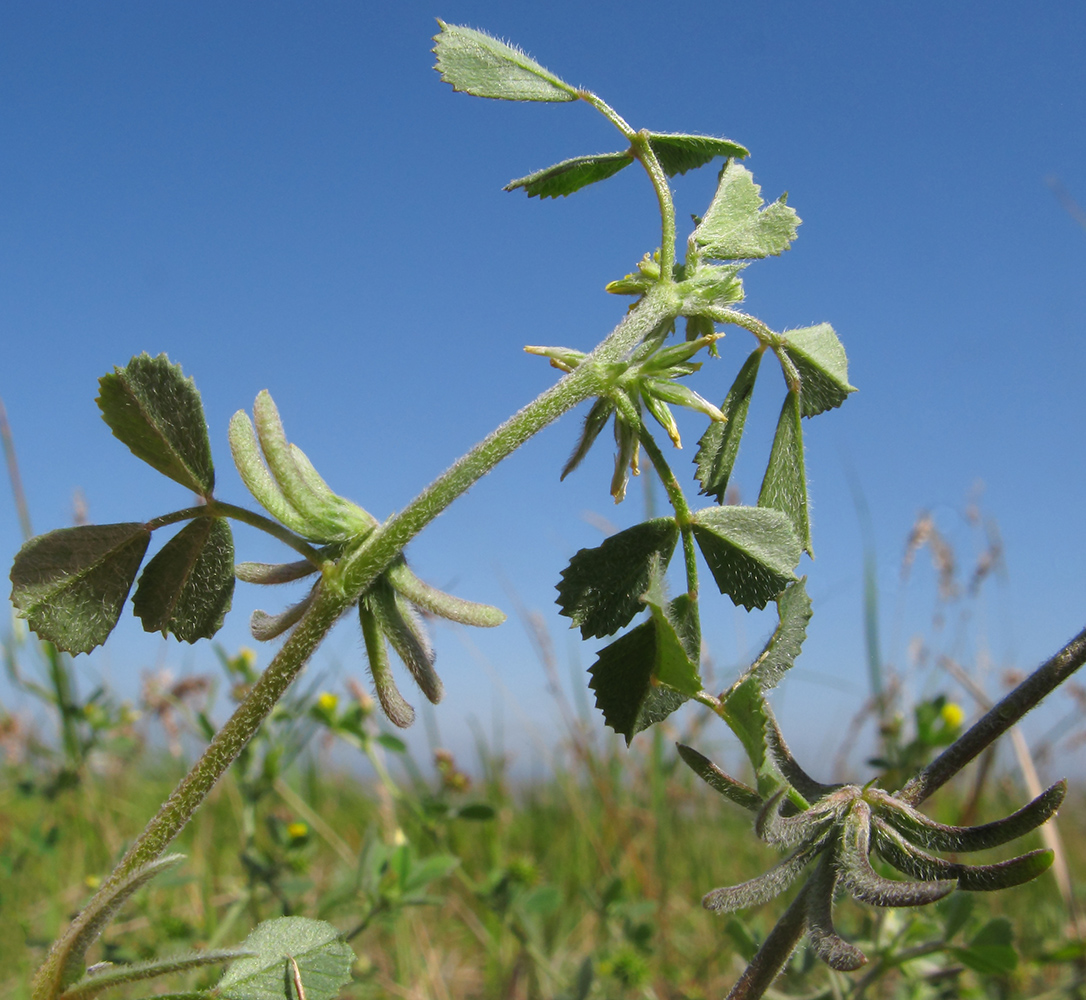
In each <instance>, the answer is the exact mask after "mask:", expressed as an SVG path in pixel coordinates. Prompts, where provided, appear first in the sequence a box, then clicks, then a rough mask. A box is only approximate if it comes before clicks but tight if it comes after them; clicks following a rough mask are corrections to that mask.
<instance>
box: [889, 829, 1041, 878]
mask: <svg viewBox="0 0 1086 1000" xmlns="http://www.w3.org/2000/svg"><path fill="white" fill-rule="evenodd" d="M872 827H873V830H874V833H875V841H874V848H875V851H876V852H877V853H878V854H879V856H880V857H882V858H884V859H885V860H886V861H888V862H889V863H890V864H892V865H893V866H894V867H895V868H896V869H897V870H898V871H900V872H904V873H905V874H906V875H911V876H912V877H913V878H918V879H923V880H929V881H930V880H934V879H940V878H956V879H957V880H958V888H959V889H965V890H967V891H968V892H994V891H995V890H997V889H1009V888H1011V886H1015V885H1022V884H1023V883H1024V882H1029V881H1030V880H1032V879H1035V878H1036V877H1037V876H1038V875H1040V874H1042V873H1043V872H1046V871H1048V869H1049V868H1050V867H1051V865H1052V859H1053V854H1052V852H1051V851H1046V850H1037V851H1030V852H1029V853H1028V854H1023V855H1021V856H1020V857H1017V858H1011V860H1009V861H1000V862H999V863H998V864H994V865H963V864H960V863H959V862H956V861H946V860H944V859H943V858H937V857H935V856H934V855H932V854H928V853H926V852H925V851H922V850H920V848H918V847H914V846H913V845H912V844H910V843H909V842H908V841H906V840H905V838H904V837H902V836H901V834H900V833H898V832H897V831H896V830H894V829H893V828H892V827H891V826H890V825H889V824H888V823H886V822H885V821H884V820H882V819H880V818H879V817H878V816H875V817H874V818H873V820H872Z"/></svg>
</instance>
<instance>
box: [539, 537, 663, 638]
mask: <svg viewBox="0 0 1086 1000" xmlns="http://www.w3.org/2000/svg"><path fill="white" fill-rule="evenodd" d="M678 537H679V529H678V527H677V526H676V524H675V521H674V519H673V518H667V517H658V518H654V519H653V520H651V521H645V522H643V523H642V524H635V525H634V526H633V527H632V528H627V529H626V530H625V531H620V532H618V534H616V535H612V536H611V537H610V538H608V539H607V540H606V541H604V543H603V544H602V545H599V546H597V547H596V548H594V549H581V550H580V551H579V552H578V553H577V554H576V555H575V556H574V557H573V558H572V559H570V561H569V565H568V566H567V567H566V568H565V569H564V570H562V580H561V582H560V583H559V584H558V587H557V590H558V606H559V607H560V608H561V611H560V613H561V614H563V615H565V616H566V617H567V618H570V619H572V621H573V624H574V625H578V626H580V629H581V635H582V636H583V637H584V638H585V639H588V638H590V637H593V636H595V637H597V638H602V637H603V636H607V635H612V634H614V633H615V632H617V631H618V630H619V629H620V628H622V627H623V626H624V625H626V624H628V623H629V622H630V620H631V619H632V618H633V617H634V615H636V614H637V613H638V612H639V611H640V610H641V608H642V606H643V605H642V602H641V595H642V594H644V593H645V591H647V590H648V588H649V584H650V583H651V582H652V579H653V574H654V573H655V572H657V571H658V570H659V571H660V572H662V571H663V570H664V568H666V566H667V564H668V561H669V560H670V559H671V555H672V553H673V552H674V551H675V543H676V541H677V540H678Z"/></svg>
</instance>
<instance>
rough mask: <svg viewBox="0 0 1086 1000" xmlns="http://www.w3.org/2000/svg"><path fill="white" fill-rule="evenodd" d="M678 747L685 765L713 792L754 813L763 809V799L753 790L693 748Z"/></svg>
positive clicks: (683, 745)
mask: <svg viewBox="0 0 1086 1000" xmlns="http://www.w3.org/2000/svg"><path fill="white" fill-rule="evenodd" d="M676 746H677V747H678V750H679V756H680V757H681V758H682V759H683V763H685V764H686V766H687V767H689V768H690V770H692V771H693V772H694V773H695V774H696V775H697V776H698V777H699V778H701V780H702V781H704V782H705V783H706V784H707V785H708V786H709V787H710V788H712V789H713V791H715V792H719V793H720V794H721V795H723V796H724V798H726V799H728V800H729V801H731V802H734V803H735V804H736V805H738V806H742V807H743V808H744V809H749V810H751V811H752V812H755V811H757V810H758V809H760V808H761V807H762V797H761V796H760V795H759V794H758V793H757V792H756V791H755V790H754V789H753V788H750V787H749V786H747V785H744V784H743V782H741V781H738V780H736V779H735V778H733V777H732V776H731V775H730V774H725V773H724V772H723V771H722V770H720V768H719V767H717V766H716V764H714V763H713V762H712V761H711V760H709V758H708V757H706V756H704V755H702V754H700V753H698V752H697V750H695V749H694V748H693V747H688V746H686V745H685V744H682V743H678V744H676Z"/></svg>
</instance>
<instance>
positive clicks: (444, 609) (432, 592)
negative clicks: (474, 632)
mask: <svg viewBox="0 0 1086 1000" xmlns="http://www.w3.org/2000/svg"><path fill="white" fill-rule="evenodd" d="M385 575H386V576H387V577H388V579H389V582H390V583H391V584H392V586H393V587H395V588H396V590H398V591H399V592H400V593H401V594H403V596H404V597H406V598H407V599H408V600H409V601H410V602H411V603H412V604H417V605H418V606H419V607H420V608H422V609H423V610H424V611H429V612H430V613H431V614H435V615H437V616H438V617H439V618H447V619H449V621H454V622H459V623H460V624H461V625H475V626H477V627H479V628H493V627H494V626H495V625H501V624H502V622H504V621H505V613H504V612H503V611H501V610H500V609H498V608H495V607H493V606H492V605H490V604H478V603H476V602H475V601H465V600H463V599H462V598H460V597H454V596H453V595H452V594H446V593H445V591H443V590H438V589H437V588H436V587H431V586H430V585H429V584H428V583H424V582H423V581H422V580H420V579H419V578H418V577H417V576H415V574H414V573H412V572H411V570H409V569H408V568H407V563H406V562H404V561H403V560H402V559H401V560H399V561H397V562H394V563H393V564H392V565H391V566H389V568H388V570H387V571H386V574H385Z"/></svg>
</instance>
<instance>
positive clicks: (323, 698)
mask: <svg viewBox="0 0 1086 1000" xmlns="http://www.w3.org/2000/svg"><path fill="white" fill-rule="evenodd" d="M338 704H339V696H338V695H335V694H332V692H331V691H322V692H321V693H320V695H318V696H317V707H318V708H319V709H320V710H321V711H322V712H334V711H335V710H336V705H338Z"/></svg>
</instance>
